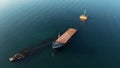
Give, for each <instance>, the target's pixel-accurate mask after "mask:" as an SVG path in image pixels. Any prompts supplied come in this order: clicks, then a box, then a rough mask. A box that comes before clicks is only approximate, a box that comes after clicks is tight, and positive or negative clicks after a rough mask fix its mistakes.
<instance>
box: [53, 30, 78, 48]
mask: <svg viewBox="0 0 120 68" xmlns="http://www.w3.org/2000/svg"><path fill="white" fill-rule="evenodd" d="M76 32H77V30H76V29H74V28H69V29H68V30H67V31H66V32H65V33H63V34H62V35H61V36H60V35H58V36H59V37H58V38H57V40H55V41H54V42H53V43H52V48H53V49H59V48H62V47H64V46H66V45H65V44H66V43H67V42H68V41H69V40H70V39H71V37H72V36H73V35H74V34H75V33H76Z"/></svg>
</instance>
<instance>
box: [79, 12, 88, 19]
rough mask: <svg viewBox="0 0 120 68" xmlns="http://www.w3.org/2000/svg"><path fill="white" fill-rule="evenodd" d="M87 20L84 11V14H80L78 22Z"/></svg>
mask: <svg viewBox="0 0 120 68" xmlns="http://www.w3.org/2000/svg"><path fill="white" fill-rule="evenodd" d="M87 19H88V17H87V16H86V11H84V14H82V15H81V16H80V20H81V21H86V20H87Z"/></svg>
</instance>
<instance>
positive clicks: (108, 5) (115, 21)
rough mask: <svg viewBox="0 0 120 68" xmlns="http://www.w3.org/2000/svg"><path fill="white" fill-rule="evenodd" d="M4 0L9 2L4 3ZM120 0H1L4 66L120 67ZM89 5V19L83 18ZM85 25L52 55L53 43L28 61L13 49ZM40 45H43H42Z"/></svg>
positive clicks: (0, 64)
mask: <svg viewBox="0 0 120 68" xmlns="http://www.w3.org/2000/svg"><path fill="white" fill-rule="evenodd" d="M2 2H3V3H2ZM119 3H120V1H119V0H99V1H98V0H59V1H58V0H9V1H7V0H6V1H5V2H4V0H3V1H2V0H1V1H0V68H56V67H57V68H120V7H119V6H120V4H119ZM83 10H87V14H88V16H89V19H88V21H87V22H85V23H82V22H81V21H80V20H79V16H80V14H82V13H83ZM69 27H74V28H76V29H80V30H79V31H78V33H77V34H76V36H74V38H73V39H72V40H71V42H70V43H69V46H68V47H66V48H65V49H64V50H62V51H61V52H58V53H57V54H55V55H54V56H52V49H51V45H48V46H46V47H44V48H41V49H40V50H39V52H38V53H36V54H34V55H33V56H30V57H28V58H26V59H25V60H23V61H20V62H16V63H10V62H9V60H8V58H9V57H10V56H12V55H13V54H15V53H17V52H19V51H21V50H23V49H26V48H30V47H36V46H38V45H39V44H40V43H41V42H42V41H45V42H49V41H53V40H55V39H56V38H57V33H58V32H60V33H63V32H65V31H66V30H67V29H68V28H69ZM39 46H43V44H40V45H39Z"/></svg>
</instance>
